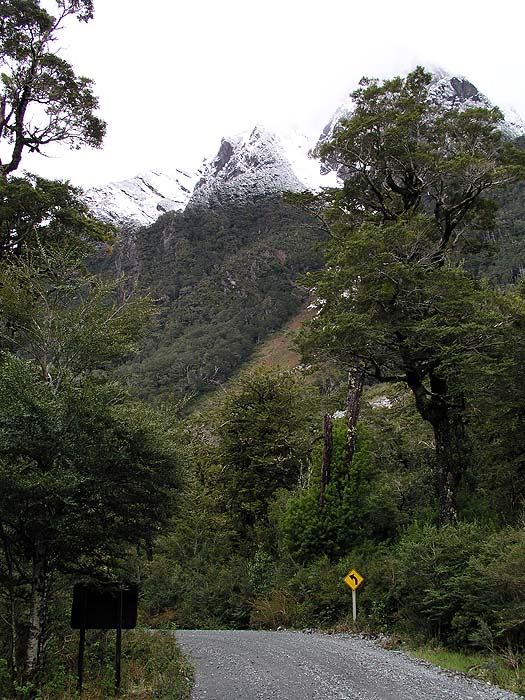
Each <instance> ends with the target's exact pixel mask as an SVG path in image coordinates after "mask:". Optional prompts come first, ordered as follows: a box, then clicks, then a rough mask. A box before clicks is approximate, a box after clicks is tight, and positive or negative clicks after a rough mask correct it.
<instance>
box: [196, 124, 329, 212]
mask: <svg viewBox="0 0 525 700" xmlns="http://www.w3.org/2000/svg"><path fill="white" fill-rule="evenodd" d="M314 143H315V142H313V141H312V140H309V139H308V138H307V137H306V136H304V135H302V134H300V133H299V132H297V131H292V132H288V133H286V134H283V135H282V136H278V135H277V134H276V133H274V132H272V131H270V130H268V129H266V128H264V127H262V126H256V127H255V128H254V129H253V130H251V131H249V132H244V133H241V134H238V135H236V136H233V137H228V138H223V139H222V142H221V146H220V148H219V151H218V153H217V155H216V156H215V157H214V158H213V159H212V160H209V161H205V162H204V164H203V166H202V168H201V170H200V173H201V178H200V180H199V181H198V182H197V184H196V185H195V189H194V191H193V195H192V197H191V199H190V202H189V203H190V205H209V204H214V203H224V202H225V201H230V202H231V201H237V202H239V201H243V200H245V199H247V198H251V197H254V196H259V195H266V194H272V193H277V192H283V191H287V190H288V191H292V192H298V191H301V190H305V189H310V188H314V189H316V188H318V187H319V186H320V185H321V183H322V180H323V178H322V176H321V175H320V172H319V163H318V162H316V161H315V160H312V159H310V158H309V155H308V152H309V150H310V149H311V148H312V146H313V145H314Z"/></svg>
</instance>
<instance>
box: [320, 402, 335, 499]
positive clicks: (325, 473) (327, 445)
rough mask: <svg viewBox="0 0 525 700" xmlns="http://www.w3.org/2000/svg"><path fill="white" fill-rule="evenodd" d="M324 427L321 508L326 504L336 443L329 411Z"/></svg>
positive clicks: (325, 417)
mask: <svg viewBox="0 0 525 700" xmlns="http://www.w3.org/2000/svg"><path fill="white" fill-rule="evenodd" d="M323 428H324V429H323V438H324V442H323V465H322V468H321V490H320V492H319V510H322V508H323V506H324V499H325V489H326V487H327V485H328V484H329V483H330V475H331V467H332V452H333V447H334V443H333V438H332V416H331V415H330V414H329V413H325V416H324V426H323Z"/></svg>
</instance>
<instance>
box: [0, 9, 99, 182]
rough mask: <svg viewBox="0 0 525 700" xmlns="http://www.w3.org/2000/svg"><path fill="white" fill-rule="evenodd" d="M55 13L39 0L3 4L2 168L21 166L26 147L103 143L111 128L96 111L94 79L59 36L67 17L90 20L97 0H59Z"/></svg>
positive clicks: (0, 34)
mask: <svg viewBox="0 0 525 700" xmlns="http://www.w3.org/2000/svg"><path fill="white" fill-rule="evenodd" d="M55 5H56V9H57V13H56V16H53V15H51V14H49V12H48V11H47V10H46V9H44V8H43V7H41V4H40V2H39V1H38V0H7V2H3V3H2V5H1V7H0V42H1V43H0V71H1V76H0V77H1V83H0V173H1V174H3V175H4V176H5V175H8V174H9V173H11V172H13V171H15V170H17V169H18V167H19V166H20V163H21V160H22V156H23V153H24V151H29V152H36V153H43V152H44V150H45V148H46V146H49V145H50V144H53V143H64V144H67V145H69V146H71V147H72V148H80V147H81V146H84V145H86V146H91V147H95V148H96V147H98V146H100V145H101V143H102V139H103V137H104V133H105V130H106V125H105V123H104V122H103V121H102V120H101V119H100V118H99V117H98V116H96V114H95V112H96V110H97V108H98V99H97V98H96V96H95V95H94V94H93V81H92V80H91V79H89V78H86V77H83V76H77V75H76V74H75V71H74V69H73V67H72V66H71V64H69V63H68V62H67V61H66V60H65V59H63V58H62V57H61V56H60V55H59V51H58V47H57V38H58V32H59V30H60V28H61V27H62V26H63V24H64V21H65V20H66V19H67V18H68V17H74V16H76V17H77V18H78V19H79V20H80V21H85V22H87V21H88V20H90V19H91V18H92V16H93V2H92V0H56V2H55Z"/></svg>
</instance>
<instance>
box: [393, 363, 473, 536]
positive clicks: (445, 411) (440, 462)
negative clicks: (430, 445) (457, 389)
mask: <svg viewBox="0 0 525 700" xmlns="http://www.w3.org/2000/svg"><path fill="white" fill-rule="evenodd" d="M429 377H430V392H429V391H428V390H427V389H426V388H425V386H424V385H423V381H422V379H421V377H420V375H418V374H417V373H415V372H412V373H411V372H407V382H408V385H409V387H410V388H411V389H412V392H413V393H414V398H415V400H416V407H417V410H418V411H419V413H420V415H421V417H422V418H424V420H426V421H428V422H429V423H430V425H431V426H432V429H433V432H434V441H435V446H436V463H437V469H438V496H439V513H438V525H439V526H443V525H448V524H450V523H454V522H456V521H457V518H458V510H457V492H458V487H459V483H460V480H461V476H462V474H463V471H464V469H465V464H466V459H467V456H466V450H465V425H464V401H463V398H462V397H461V396H455V397H453V398H452V397H451V396H450V393H449V388H448V382H447V380H446V379H444V378H442V377H440V376H437V375H436V374H435V373H433V372H430V374H429Z"/></svg>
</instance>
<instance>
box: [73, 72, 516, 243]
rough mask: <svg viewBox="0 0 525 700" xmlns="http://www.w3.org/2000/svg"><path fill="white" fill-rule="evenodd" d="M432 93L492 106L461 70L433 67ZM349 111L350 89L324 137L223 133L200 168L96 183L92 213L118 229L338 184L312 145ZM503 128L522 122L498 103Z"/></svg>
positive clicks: (90, 198)
mask: <svg viewBox="0 0 525 700" xmlns="http://www.w3.org/2000/svg"><path fill="white" fill-rule="evenodd" d="M432 75H433V80H432V84H431V95H432V96H433V98H434V99H435V100H436V101H437V102H440V103H443V102H444V103H447V104H449V105H450V106H454V107H457V106H459V107H461V108H467V107H472V106H477V107H479V106H482V107H492V104H491V102H490V101H489V100H488V98H487V97H485V95H483V94H482V93H481V92H480V91H479V90H478V89H477V88H476V87H475V86H474V85H473V84H472V83H471V82H469V81H468V80H467V79H466V78H464V77H463V76H458V75H451V74H449V73H446V72H445V71H443V70H441V69H434V70H433V71H432ZM353 110H354V102H353V100H352V97H351V95H350V96H349V97H348V98H347V99H346V100H345V101H344V102H343V103H342V104H341V105H340V107H339V108H338V109H337V110H336V112H335V113H334V115H333V116H332V118H331V119H330V120H329V122H328V124H327V125H326V127H325V128H324V129H323V131H322V133H321V135H317V134H316V135H315V136H314V137H308V136H306V135H305V134H302V133H300V132H298V131H287V132H284V133H280V134H277V133H275V132H273V131H271V130H269V129H266V128H265V127H263V126H255V128H253V129H252V130H250V131H247V132H244V133H241V134H238V135H236V136H232V137H225V138H223V139H222V141H221V144H220V147H219V150H218V152H217V154H216V155H215V156H214V157H212V158H209V159H206V160H204V162H203V165H202V166H201V168H200V169H199V170H198V172H197V173H188V172H186V171H183V170H178V171H176V177H170V176H168V175H165V174H163V173H160V172H156V171H152V172H149V173H146V174H144V175H141V176H138V177H135V178H133V179H131V180H125V181H123V182H118V183H112V184H110V185H107V186H105V187H94V188H92V189H90V190H88V191H87V192H86V194H85V200H86V202H87V204H88V205H89V206H90V208H91V209H92V211H93V212H94V213H95V214H96V215H98V216H99V217H100V218H101V219H103V220H105V221H109V222H111V223H113V224H116V225H117V226H120V227H126V228H128V229H129V228H137V227H139V226H146V225H149V224H151V223H153V222H154V221H155V220H156V219H157V218H158V217H159V216H160V215H161V214H163V213H165V212H167V211H178V210H182V209H184V208H185V207H186V206H188V205H189V206H215V205H221V204H225V203H227V202H242V201H245V200H246V199H249V198H252V197H255V196H260V195H267V194H274V193H279V192H283V191H295V192H297V191H301V190H306V189H308V190H317V189H319V188H320V187H322V186H329V187H335V186H337V184H338V177H337V172H336V171H335V168H332V167H331V166H330V164H329V163H324V164H321V163H320V162H319V161H318V160H316V159H315V158H312V156H311V152H312V150H313V149H314V148H315V147H316V146H318V145H320V144H322V143H323V142H324V141H326V140H327V139H329V138H330V136H331V135H332V133H333V130H334V128H335V127H336V125H337V123H338V122H339V121H340V119H341V118H343V117H346V116H349V115H350V114H351V113H352V111H353ZM502 111H503V113H504V116H505V120H504V121H503V122H502V125H501V127H502V130H504V131H505V132H506V133H507V134H508V135H509V136H511V137H516V136H519V135H521V134H523V133H525V122H524V121H523V120H522V119H521V117H519V115H518V114H517V113H516V112H515V111H513V110H511V109H502Z"/></svg>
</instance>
